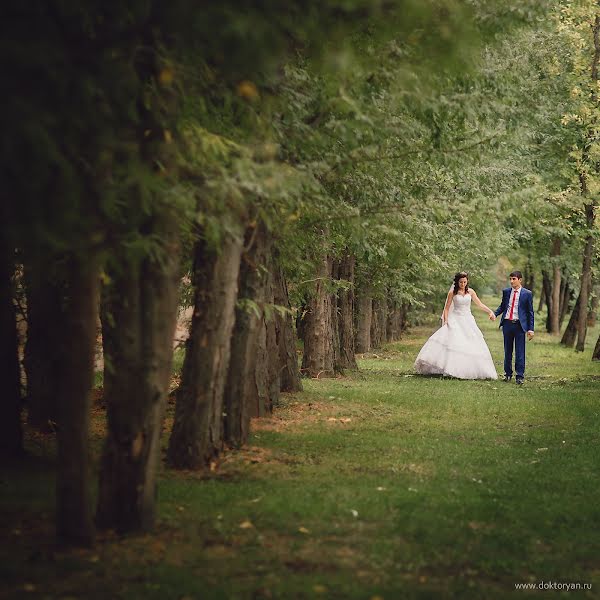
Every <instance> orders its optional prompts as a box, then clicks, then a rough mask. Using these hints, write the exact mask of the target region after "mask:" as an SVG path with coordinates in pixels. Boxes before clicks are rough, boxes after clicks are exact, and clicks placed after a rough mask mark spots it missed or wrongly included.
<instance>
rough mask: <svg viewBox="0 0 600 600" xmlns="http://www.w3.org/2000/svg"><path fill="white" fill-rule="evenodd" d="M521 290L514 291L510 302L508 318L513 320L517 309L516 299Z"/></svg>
mask: <svg viewBox="0 0 600 600" xmlns="http://www.w3.org/2000/svg"><path fill="white" fill-rule="evenodd" d="M518 293H519V292H517V290H514V292H513V298H512V302H511V303H510V312H509V313H508V320H509V321H512V320H513V313H514V310H515V300H516V299H517V294H518Z"/></svg>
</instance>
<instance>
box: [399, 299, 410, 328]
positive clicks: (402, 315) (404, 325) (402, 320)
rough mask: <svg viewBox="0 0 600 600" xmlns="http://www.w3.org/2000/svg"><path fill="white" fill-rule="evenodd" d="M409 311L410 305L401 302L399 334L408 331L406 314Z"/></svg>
mask: <svg viewBox="0 0 600 600" xmlns="http://www.w3.org/2000/svg"><path fill="white" fill-rule="evenodd" d="M409 310H410V304H408V303H407V302H402V304H401V305H400V334H402V333H404V332H405V331H406V330H407V329H408V312H409Z"/></svg>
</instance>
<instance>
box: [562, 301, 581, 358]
mask: <svg viewBox="0 0 600 600" xmlns="http://www.w3.org/2000/svg"><path fill="white" fill-rule="evenodd" d="M580 306H581V294H580V295H579V296H577V301H576V302H575V306H574V307H573V310H572V311H571V317H570V318H569V322H568V323H567V327H566V329H565V331H564V333H563V336H562V339H561V340H560V343H561V344H562V345H563V346H566V347H567V348H573V346H575V340H576V339H577V323H578V321H579V308H580Z"/></svg>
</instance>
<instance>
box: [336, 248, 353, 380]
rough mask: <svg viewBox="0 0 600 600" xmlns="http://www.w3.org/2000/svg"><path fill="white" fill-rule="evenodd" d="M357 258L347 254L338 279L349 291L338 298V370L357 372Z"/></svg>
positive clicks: (339, 293) (343, 259)
mask: <svg viewBox="0 0 600 600" xmlns="http://www.w3.org/2000/svg"><path fill="white" fill-rule="evenodd" d="M355 266H356V258H355V257H354V256H353V255H352V254H349V253H348V252H346V253H345V254H344V255H343V256H342V258H341V260H340V263H339V269H338V277H339V279H341V280H344V281H347V282H348V284H349V287H348V288H347V289H343V288H340V289H339V291H338V296H337V311H338V332H339V342H340V348H339V357H338V365H337V370H338V371H339V372H343V371H344V370H345V369H350V370H356V369H358V365H357V364H356V356H355V352H354V268H355Z"/></svg>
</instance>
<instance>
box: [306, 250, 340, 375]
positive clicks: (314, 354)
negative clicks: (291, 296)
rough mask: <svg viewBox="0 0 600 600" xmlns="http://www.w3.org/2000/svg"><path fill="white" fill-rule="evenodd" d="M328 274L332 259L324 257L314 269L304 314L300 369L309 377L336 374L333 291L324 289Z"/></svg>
mask: <svg viewBox="0 0 600 600" xmlns="http://www.w3.org/2000/svg"><path fill="white" fill-rule="evenodd" d="M331 274H332V260H331V258H330V257H329V256H324V257H323V258H322V260H321V262H320V264H319V266H318V268H317V277H316V283H315V287H314V292H313V295H312V297H311V298H310V300H309V301H308V305H307V313H306V315H305V317H304V321H305V322H304V328H303V329H304V355H303V357H302V372H303V373H304V374H305V375H307V376H308V377H320V376H322V375H325V376H332V375H334V374H335V365H334V356H335V345H334V335H333V333H334V332H333V324H332V306H331V304H332V294H331V293H330V292H329V291H328V289H327V287H328V282H329V280H330V279H331Z"/></svg>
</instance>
